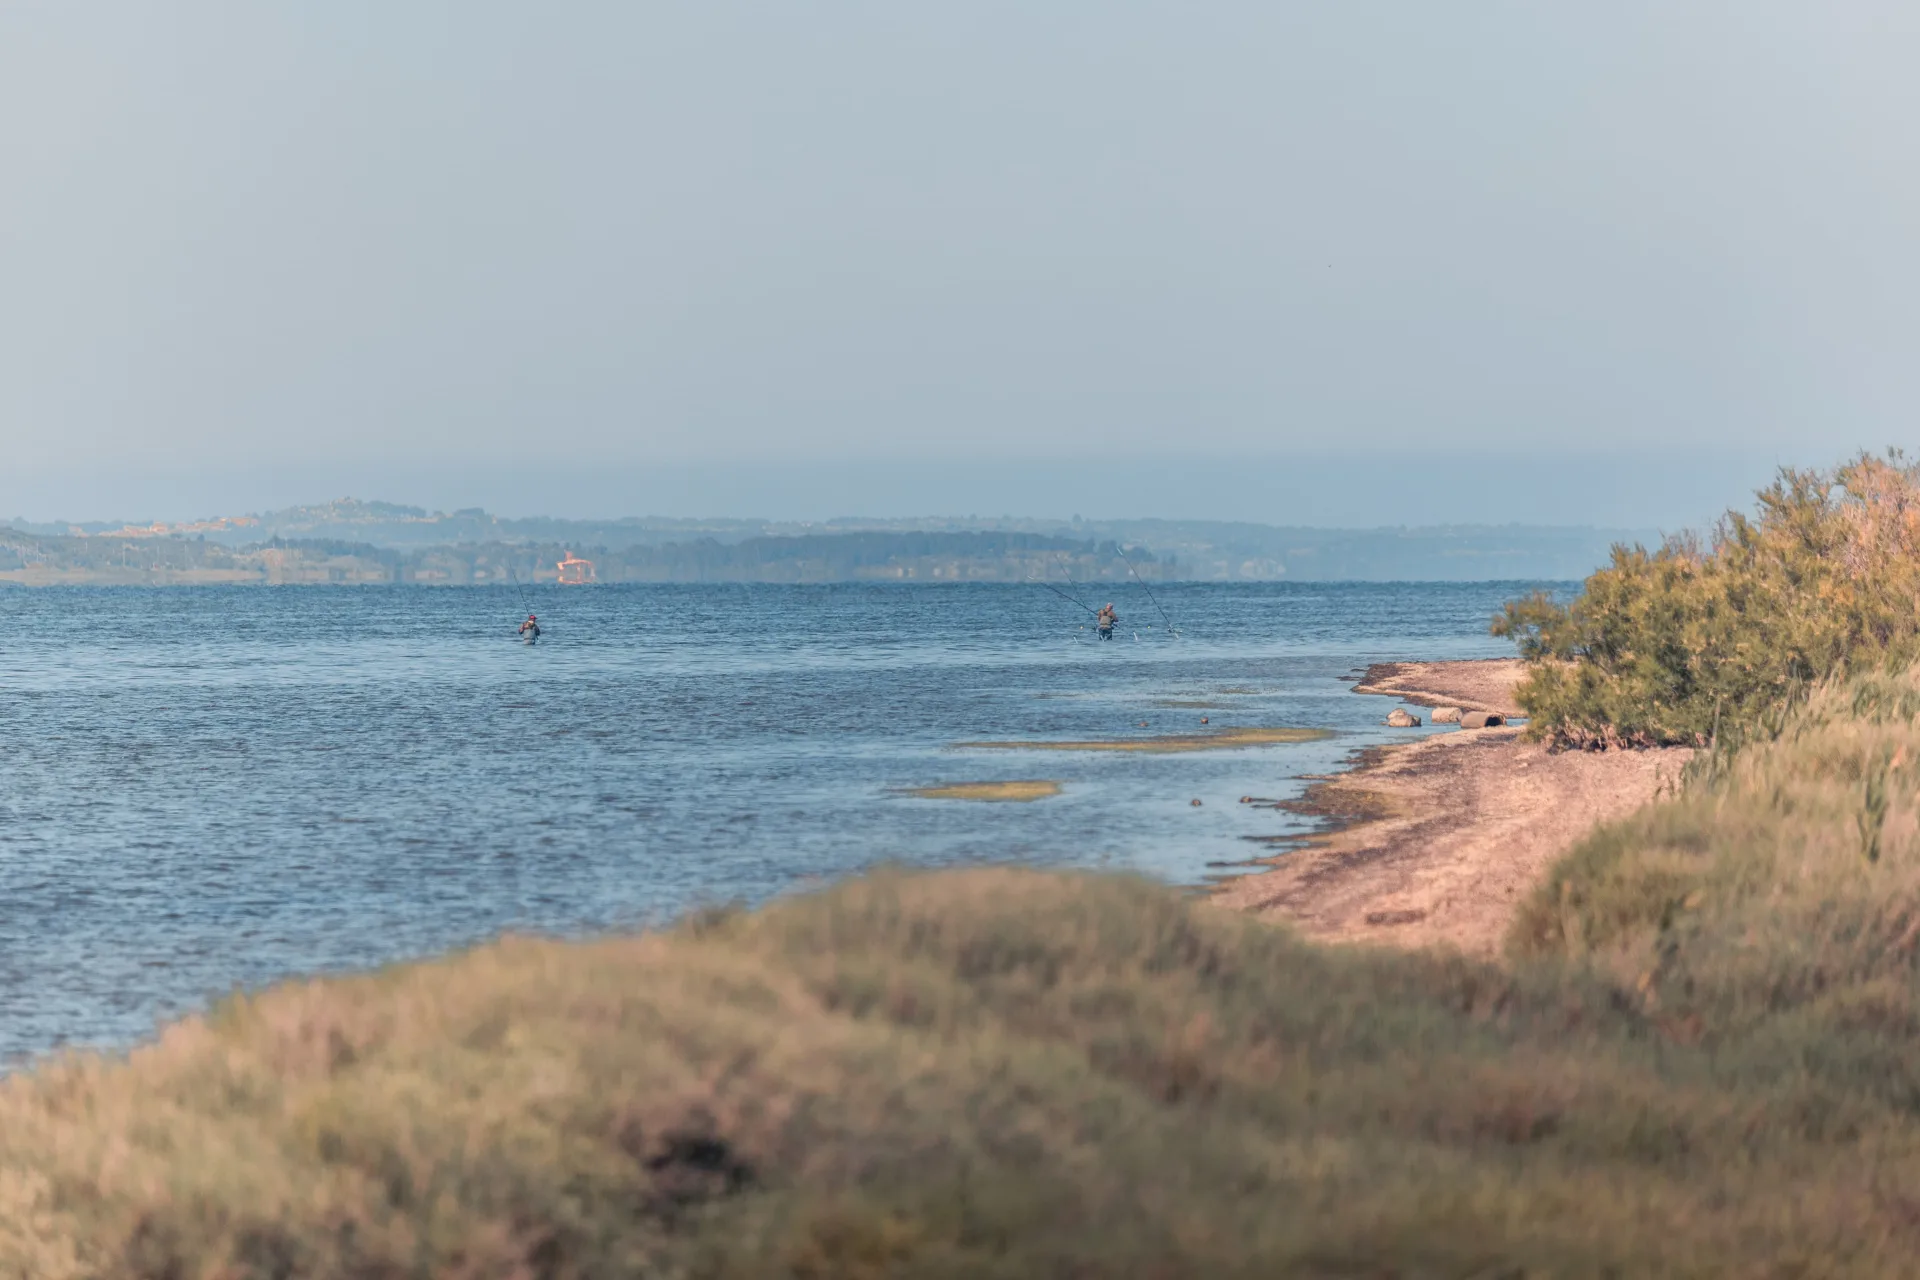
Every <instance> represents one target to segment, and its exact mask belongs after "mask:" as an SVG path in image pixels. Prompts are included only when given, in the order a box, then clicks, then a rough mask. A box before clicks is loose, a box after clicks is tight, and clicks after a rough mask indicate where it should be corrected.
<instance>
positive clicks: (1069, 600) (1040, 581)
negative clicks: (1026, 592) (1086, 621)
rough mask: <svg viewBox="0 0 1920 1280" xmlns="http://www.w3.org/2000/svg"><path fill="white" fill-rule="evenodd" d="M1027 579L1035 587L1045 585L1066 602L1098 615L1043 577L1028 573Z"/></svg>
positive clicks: (1097, 615)
mask: <svg viewBox="0 0 1920 1280" xmlns="http://www.w3.org/2000/svg"><path fill="white" fill-rule="evenodd" d="M1027 581H1028V582H1031V583H1032V584H1033V585H1034V586H1036V587H1045V588H1046V589H1047V590H1049V591H1051V592H1053V594H1055V595H1057V596H1059V597H1060V598H1061V599H1062V600H1065V601H1066V602H1067V603H1068V604H1071V605H1075V606H1077V607H1079V608H1081V609H1085V610H1086V612H1088V613H1091V614H1093V616H1094V617H1096V618H1097V617H1099V616H1100V615H1099V614H1098V613H1096V612H1095V611H1094V610H1092V609H1088V608H1087V606H1086V605H1084V604H1082V603H1081V602H1080V601H1078V600H1076V599H1074V598H1073V597H1072V596H1070V595H1068V594H1067V593H1066V592H1064V591H1062V590H1061V589H1060V588H1058V587H1056V586H1054V585H1053V584H1052V583H1051V582H1048V581H1047V580H1046V579H1045V578H1036V577H1034V576H1033V575H1032V574H1028V575H1027Z"/></svg>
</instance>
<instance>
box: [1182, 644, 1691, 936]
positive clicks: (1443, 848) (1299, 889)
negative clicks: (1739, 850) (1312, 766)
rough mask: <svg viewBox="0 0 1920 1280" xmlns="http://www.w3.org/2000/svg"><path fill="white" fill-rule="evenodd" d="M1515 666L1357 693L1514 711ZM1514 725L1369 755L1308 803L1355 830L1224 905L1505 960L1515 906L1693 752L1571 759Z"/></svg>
mask: <svg viewBox="0 0 1920 1280" xmlns="http://www.w3.org/2000/svg"><path fill="white" fill-rule="evenodd" d="M1519 676H1520V664H1519V663H1517V662H1509V661H1502V662H1439V663H1391V664H1382V665H1381V666H1377V667H1374V668H1372V669H1371V670H1369V671H1368V672H1367V678H1366V680H1365V681H1363V682H1362V683H1361V684H1360V685H1358V686H1356V688H1357V689H1358V690H1359V691H1361V692H1378V693H1387V694H1391V695H1392V696H1394V697H1396V698H1399V699H1400V700H1402V701H1405V702H1411V703H1415V704H1421V705H1427V706H1438V705H1446V706H1458V707H1462V708H1465V709H1467V710H1486V711H1499V712H1502V713H1503V714H1511V713H1513V712H1514V711H1516V710H1517V708H1516V707H1515V706H1514V705H1513V696H1512V691H1513V686H1514V684H1515V683H1516V682H1517V680H1518V678H1519ZM1521 732H1522V730H1520V729H1516V728H1501V729H1479V730H1463V731H1461V732H1458V733H1446V734H1441V735H1438V736H1435V737H1430V738H1426V739H1423V740H1421V741H1419V742H1414V743H1409V744H1408V745H1406V746H1393V747H1386V748H1381V749H1378V750H1376V751H1371V752H1368V753H1367V757H1366V758H1365V759H1363V761H1362V763H1361V765H1360V767H1359V768H1357V769H1356V770H1354V771H1353V772H1352V773H1348V774H1343V775H1341V776H1340V777H1338V778H1335V779H1333V780H1331V781H1328V782H1323V783H1320V784H1319V785H1317V786H1315V787H1314V788H1313V789H1312V790H1311V791H1309V792H1308V794H1307V796H1306V798H1305V799H1304V800H1303V801H1302V802H1300V804H1298V805H1296V806H1293V807H1295V808H1298V809H1301V810H1303V811H1305V812H1310V813H1319V814H1325V815H1327V816H1330V817H1334V818H1336V819H1345V820H1347V825H1345V826H1343V827H1340V828H1338V829H1336V830H1335V831H1334V832H1332V833H1331V834H1329V835H1327V836H1323V837H1317V838H1315V840H1314V841H1313V842H1312V843H1310V844H1309V845H1308V847H1306V848H1303V849H1298V850H1295V851H1293V852H1290V853H1286V854H1283V855H1281V856H1280V857H1278V858H1276V859H1275V864H1276V865H1275V867H1274V869H1273V870H1271V871H1267V872H1262V873H1259V874H1256V875H1251V876H1247V877H1244V878H1242V879H1239V880H1235V881H1233V882H1231V883H1229V884H1227V885H1224V886H1222V888H1221V890H1220V891H1219V895H1218V897H1219V901H1220V902H1221V903H1223V904H1224V905H1227V906H1231V907H1235V908H1238V909H1241V910H1246V911H1252V912H1254V913H1256V914H1258V915H1261V916H1263V917H1272V918H1275V919H1282V920H1287V921H1290V922H1292V923H1293V924H1295V925H1296V926H1298V927H1299V928H1301V929H1302V930H1304V931H1305V932H1306V933H1307V934H1309V935H1310V936H1313V937H1316V938H1320V939H1324V940H1329V941H1353V942H1369V943H1384V944H1389V945H1395V946H1426V945H1430V944H1443V945H1449V946H1454V947H1458V948H1460V949H1462V950H1464V951H1468V952H1473V953H1476V954H1493V953H1496V952H1497V951H1498V950H1499V947H1500V942H1501V939H1502V937H1503V936H1504V934H1505V932H1506V928H1507V923H1508V921H1509V920H1510V919H1511V916H1512V912H1513V907H1514V904H1515V903H1516V902H1517V901H1518V899H1519V898H1520V897H1521V896H1522V895H1524V893H1525V892H1526V890H1527V889H1528V888H1529V887H1530V886H1531V885H1532V884H1533V883H1534V882H1535V881H1537V880H1538V879H1539V877H1540V875H1541V874H1542V872H1544V871H1545V869H1546V868H1547V866H1548V865H1549V864H1551V863H1552V862H1553V861H1554V859H1556V858H1558V857H1559V856H1560V855H1561V854H1562V853H1564V852H1566V851H1567V849H1568V848H1570V847H1571V846H1572V845H1573V843H1574V842H1575V841H1577V840H1578V839H1579V838H1580V837H1581V836H1582V835H1584V834H1586V832H1587V831H1588V830H1590V829H1591V828H1592V827H1593V826H1594V824H1596V823H1599V822H1603V821H1606V820H1607V819H1610V818H1614V817H1618V816H1620V815H1622V814H1625V813H1628V812H1630V811H1632V810H1633V809H1635V808H1637V807H1639V806H1640V805H1642V804H1644V803H1646V802H1647V801H1648V800H1651V799H1652V798H1653V797H1654V795H1655V793H1656V792H1657V791H1658V790H1659V789H1660V788H1661V787H1662V786H1663V785H1666V784H1670V783H1671V782H1673V781H1674V780H1675V779H1676V778H1677V777H1678V775H1679V772H1680V769H1681V766H1683V765H1684V764H1685V763H1686V761H1687V759H1688V757H1689V755H1690V754H1691V753H1690V752H1687V751H1685V750H1669V751H1614V752H1605V753H1597V752H1561V753H1558V754H1550V753H1549V752H1548V751H1547V750H1546V749H1545V748H1544V747H1541V746H1537V745H1534V744H1531V743H1526V742H1522V741H1521V740H1520V735H1521Z"/></svg>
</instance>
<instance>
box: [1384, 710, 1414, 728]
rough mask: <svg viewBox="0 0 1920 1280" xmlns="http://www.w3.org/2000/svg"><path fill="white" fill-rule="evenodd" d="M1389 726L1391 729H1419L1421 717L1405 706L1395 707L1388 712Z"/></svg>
mask: <svg viewBox="0 0 1920 1280" xmlns="http://www.w3.org/2000/svg"><path fill="white" fill-rule="evenodd" d="M1387 727H1388V728H1390V729H1418V728H1419V727H1420V717H1419V716H1417V715H1414V714H1413V712H1411V711H1409V710H1407V709H1406V708H1405V707H1395V708H1394V709H1393V710H1392V711H1390V712H1388V713H1387Z"/></svg>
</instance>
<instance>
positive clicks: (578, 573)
mask: <svg viewBox="0 0 1920 1280" xmlns="http://www.w3.org/2000/svg"><path fill="white" fill-rule="evenodd" d="M554 568H556V569H558V570H559V571H560V576H559V578H558V579H556V581H558V582H559V583H560V585H561V586H563V587H585V586H591V585H592V584H593V583H595V582H597V581H599V579H598V578H596V577H595V576H594V573H593V561H591V560H582V559H581V558H580V557H578V556H576V555H574V554H573V552H571V551H569V552H567V558H566V559H565V560H562V561H560V562H559V563H558V564H556V565H554Z"/></svg>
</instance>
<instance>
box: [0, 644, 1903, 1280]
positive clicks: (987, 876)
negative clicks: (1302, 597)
mask: <svg viewBox="0 0 1920 1280" xmlns="http://www.w3.org/2000/svg"><path fill="white" fill-rule="evenodd" d="M1916 709H1920V686H1917V685H1916V684H1915V683H1914V682H1912V681H1881V682H1879V683H1871V684H1865V685H1859V686H1855V687H1854V688H1853V689H1851V690H1846V691H1841V690H1835V691H1831V692H1829V693H1828V694H1826V695H1824V696H1823V698H1822V700H1820V701H1818V702H1817V703H1816V704H1815V706H1814V707H1813V708H1811V709H1810V710H1809V711H1808V713H1807V719H1806V721H1805V723H1804V726H1803V727H1802V728H1799V729H1797V730H1796V731H1795V732H1793V733H1790V734H1789V735H1788V736H1786V737H1784V738H1783V739H1782V740H1781V741H1780V742H1778V743H1776V744H1773V745H1772V746H1770V747H1767V748H1764V749H1758V750H1756V751H1755V752H1753V753H1751V754H1749V755H1747V756H1744V757H1742V758H1741V759H1740V760H1738V761H1737V762H1735V763H1734V764H1733V765H1731V766H1729V768H1728V769H1727V770H1726V771H1725V772H1724V773H1723V774H1722V775H1721V776H1720V777H1718V778H1717V779H1714V780H1712V781H1711V783H1704V782H1703V783H1702V784H1701V789H1700V790H1699V792H1698V793H1697V794H1694V795H1691V796H1689V797H1687V798H1684V799H1683V800H1682V801H1681V802H1680V803H1677V804H1670V805H1666V806H1663V807H1660V808H1658V809H1656V810H1653V811H1651V812H1649V813H1648V814H1646V815H1643V816H1642V817H1640V818H1638V819H1636V820H1635V822H1634V823H1632V824H1628V825H1627V826H1623V827H1620V828H1616V829H1613V830H1609V831H1605V832H1602V833H1599V834H1597V835H1596V837H1595V838H1594V840H1592V841H1591V842H1589V844H1588V845H1587V846H1586V847H1584V848H1583V849H1582V850H1581V851H1580V852H1579V853H1578V854H1576V856H1575V857H1574V858H1573V859H1572V860H1571V861H1570V862H1569V863H1568V864H1567V866H1566V867H1565V868H1563V870H1562V872H1561V874H1560V875H1559V876H1558V878H1557V879H1556V880H1555V882H1554V883H1553V885H1551V886H1549V887H1548V888H1546V889H1543V891H1542V892H1541V894H1540V895H1539V896H1538V897H1537V898H1536V900H1535V901H1534V902H1533V903H1532V904H1531V905H1530V907H1529V909H1528V911H1527V913H1526V915H1525V918H1524V921H1523V927H1522V929H1521V930H1520V932H1519V933H1518V934H1517V935H1516V937H1515V939H1514V952H1515V962H1514V963H1513V964H1512V965H1511V966H1509V967H1506V968H1496V967H1492V966H1481V965H1477V964H1473V963H1469V962H1466V961H1463V960H1459V959H1457V958H1448V957H1444V956H1436V955H1424V954H1415V955H1399V954H1385V953H1367V952H1359V951H1351V950H1334V949H1323V948H1315V947H1311V946H1308V945H1305V944H1303V943H1301V942H1299V941H1297V940H1295V939H1294V938H1292V937H1291V936H1290V935H1289V934H1287V933H1285V932H1284V931H1281V930H1277V929H1274V928H1272V927H1268V926H1262V925H1258V924H1255V923H1253V922H1250V921H1247V920H1244V919H1241V918H1238V917H1235V916H1232V915H1229V914H1227V913H1225V912H1222V911H1219V910H1218V909H1215V908H1210V907H1207V906H1205V905H1201V904H1195V903H1190V902H1186V901H1183V900H1181V899H1180V898H1178V897H1176V896H1175V895H1172V894H1170V893H1168V892H1166V891H1164V890H1162V889H1159V888H1157V887H1154V886H1151V885H1148V884H1145V883H1139V882H1135V881H1130V880H1124V879H1113V878H1095V877H1084V876H1059V875H1042V874H1037V873H1020V872H1013V871H980V872H969V873H954V874H943V875H928V876H905V875H880V876H875V877H872V878H868V879H865V880H862V881H859V882H855V883H851V884H847V885H843V886H841V887H839V888H836V889H834V890H832V891H830V892H827V893H824V894H822V895H819V896H815V897H809V898H805V899H800V900H795V901H791V902H787V903H784V904H782V905H779V906H776V907H774V908H771V909H768V910H765V911H762V912H758V913H754V914H736V915H724V916H711V917H707V918H703V919H701V920H699V921H695V922H690V923H688V924H686V925H684V926H682V927H680V928H678V929H676V930H674V931H672V932H668V933H664V934H658V935H650V936H645V937H638V938H629V939H618V940H609V941H604V942H598V943H589V944H560V943H549V942H535V941H526V940H506V941H503V942H501V943H498V944H495V945H491V946H487V947H483V948H480V949H477V950H475V951H472V952H469V953H466V954H463V955H458V956H454V957H450V958H447V959H444V960H441V961H437V962H433V963H427V964H420V965H412V966H406V967H401V968H396V969H394V970H392V971H389V972H385V973H381V974H377V975H372V976H368V977H363V978H353V979H345V980H333V981H326V982H316V983H307V984H296V985H289V986H285V987H281V988H279V989H276V990H272V991H269V992H266V993H263V994H260V995H258V996H255V997H251V998H247V999H242V1000H236V1001H232V1002H229V1003H228V1004H226V1005H224V1006H222V1007H220V1008H219V1009H218V1010H217V1011H215V1012H214V1013H213V1014H212V1015H211V1016H210V1017H208V1018H206V1019H201V1020H190V1021H187V1022H184V1023H181V1024H179V1025H176V1026H174V1027H173V1028H171V1029H170V1030H169V1031H168V1032H167V1033H166V1034H165V1035H164V1036H163V1037H162V1038H161V1039H160V1041H159V1042H158V1043H156V1044H154V1045H152V1046H149V1047H146V1048H143V1049H141V1050H139V1051H137V1052H136V1053H134V1054H133V1055H132V1057H131V1059H130V1060H128V1061H125V1062H118V1063H116V1062H108V1061H103V1060H99V1059H92V1058H79V1059H74V1060H70V1061H67V1062H64V1063H57V1064H51V1065H47V1066H44V1067H42V1068H41V1069H40V1070H38V1071H36V1072H34V1073H31V1074H29V1075H25V1076H22V1077H18V1078H15V1079H13V1080H10V1081H8V1082H6V1083H5V1084H4V1086H0V1274H4V1275H6V1276H9V1277H25V1276H31V1277H34V1278H35V1280H59V1278H60V1277H78V1276H129V1277H133V1276H137V1277H200V1276H220V1277H255V1276H260V1277H267V1276H326V1277H355V1278H360V1277H426V1276H451V1275H457V1276H473V1277H493V1276H498V1277H510V1276H512V1277H519V1276H539V1277H589V1276H593V1277H605V1276H620V1275H637V1274H648V1275H684V1276H716V1277H730V1276H793V1277H829V1276H832V1277H841V1276H851V1277H880V1276H908V1275H911V1276H942V1275H947V1276H962V1275H965V1276H981V1275H1002V1276H1021V1277H1026V1276H1164V1277H1176V1276H1179V1277H1184V1276H1194V1275H1206V1276H1236V1275H1246V1276H1253V1275H1261V1276H1265V1275H1276V1274H1280V1275H1313V1276H1328V1275H1332V1276H1406V1277H1413V1276H1469V1275H1473V1276H1478V1275H1489V1276H1492V1275H1500V1276H1518V1275H1536V1276H1537V1275H1607V1274H1612V1275H1621V1276H1640V1275H1726V1274H1739V1275H1756V1276H1758V1275H1767V1276H1773V1275H1780V1276H1786V1275H1822V1276H1828V1275H1890V1274H1900V1273H1902V1272H1903V1271H1904V1269H1905V1267H1906V1264H1907V1262H1908V1260H1910V1258H1911V1257H1912V1256H1913V1253H1914V1251H1915V1250H1916V1249H1920V1198H1916V1194H1915V1192H1914V1191H1913V1190H1912V1188H1914V1187H1915V1186H1917V1185H1920V1124H1916V1122H1915V1116H1914V1108H1915V1105H1916V1102H1920V1065H1916V1064H1920V1053H1916V1050H1920V1042H1917V1040H1920V1017H1917V1016H1916V1015H1917V1014H1920V1007H1916V1004H1915V1001H1914V999H1913V987H1912V960H1911V957H1912V952H1913V939H1914V938H1915V937H1916V936H1920V924H1916V923H1915V922H1916V921H1920V899H1916V896H1915V894H1914V884H1915V876H1914V873H1913V871H1912V870H1911V864H1912V862H1913V855H1914V853H1915V852H1916V850H1915V849H1914V841H1915V838H1916V837H1915V833H1914V832H1915V823H1914V816H1913V815H1914V813H1915V806H1916V798H1915V789H1916V787H1915V784H1916V779H1917V778H1920V759H1910V758H1909V754H1908V753H1907V752H1906V746H1907V744H1908V743H1909V742H1910V741H1913V738H1914V735H1913V732H1912V730H1911V728H1910V727H1909V726H1910V723H1911V718H1912V715H1913V713H1914V711H1915V710H1916ZM1875 778H1880V779H1881V781H1880V782H1877V783H1876V782H1873V781H1872V779H1875ZM1873 814H1879V815H1880V817H1879V819H1877V821H1878V822H1879V826H1878V827H1877V828H1876V829H1877V831H1878V843H1877V846H1870V844H1869V843H1868V840H1869V836H1868V834H1867V829H1866V828H1863V827H1861V826H1859V825H1858V822H1857V821H1856V820H1857V819H1858V818H1859V817H1860V816H1861V815H1873ZM1875 849H1877V855H1875Z"/></svg>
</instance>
